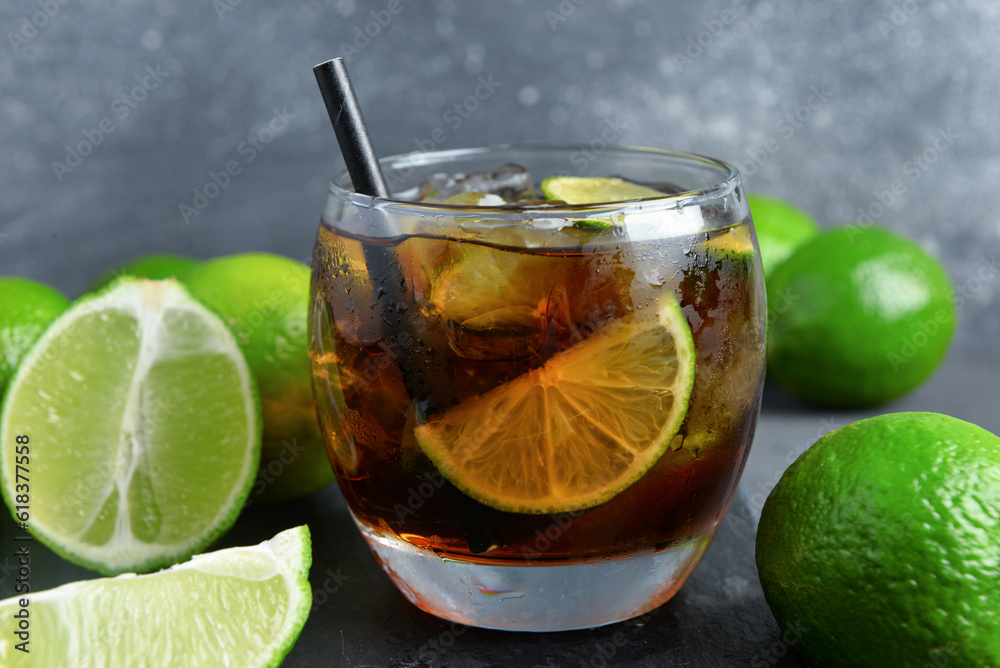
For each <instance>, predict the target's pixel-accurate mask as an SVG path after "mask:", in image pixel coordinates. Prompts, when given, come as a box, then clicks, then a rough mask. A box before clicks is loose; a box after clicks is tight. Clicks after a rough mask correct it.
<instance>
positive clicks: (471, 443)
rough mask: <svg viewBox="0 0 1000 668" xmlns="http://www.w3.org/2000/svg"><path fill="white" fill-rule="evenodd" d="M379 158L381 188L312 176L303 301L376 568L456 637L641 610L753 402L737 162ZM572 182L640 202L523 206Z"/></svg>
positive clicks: (734, 463)
mask: <svg viewBox="0 0 1000 668" xmlns="http://www.w3.org/2000/svg"><path fill="white" fill-rule="evenodd" d="M381 162H382V166H383V170H384V172H385V176H386V180H387V182H388V184H389V186H390V190H391V192H392V193H393V196H392V198H391V199H376V198H372V197H369V196H366V195H360V194H357V193H355V192H352V191H351V190H350V180H349V178H348V176H347V175H346V174H341V175H340V176H338V177H337V178H336V179H334V180H333V182H332V183H331V185H330V192H329V197H328V200H327V203H326V208H325V210H324V213H323V216H322V220H321V222H320V226H319V232H318V236H317V240H316V246H315V252H314V256H313V276H312V290H311V297H310V299H311V303H310V354H311V359H312V371H313V389H314V391H315V395H316V399H317V404H318V410H319V417H320V423H321V426H322V431H323V434H324V438H325V439H326V445H327V450H328V453H329V455H330V459H331V461H332V463H333V466H334V469H335V471H336V474H337V480H338V483H339V486H340V490H341V491H342V493H343V496H344V498H345V499H346V502H347V505H348V507H349V508H350V511H351V513H352V515H353V517H354V520H355V522H356V523H357V525H358V527H359V528H360V530H361V533H362V535H363V536H364V538H365V540H366V541H367V543H368V545H369V547H370V548H371V550H372V552H373V553H374V555H375V557H376V558H377V559H378V561H379V562H380V563H381V565H382V567H383V568H384V570H385V572H386V573H387V574H388V575H389V577H390V578H391V579H392V580H393V581H394V582H395V584H396V586H397V587H398V588H399V590H400V591H401V592H402V593H403V594H404V595H405V596H406V597H407V598H408V599H409V600H410V601H412V602H413V603H414V604H415V605H417V606H419V607H420V608H422V609H423V610H425V611H427V612H429V613H432V614H434V615H437V616H439V617H442V618H445V619H449V620H454V621H456V622H460V623H462V624H468V625H472V626H479V627H485V628H494V629H506V630H523V631H554V630H567V629H579V628H590V627H595V626H600V625H603V624H609V623H612V622H616V621H620V620H624V619H628V618H631V617H634V616H636V615H640V614H642V613H644V612H646V611H648V610H650V609H652V608H654V607H656V606H659V605H660V604H662V603H663V602H665V601H666V600H667V599H669V598H670V597H671V596H672V595H673V594H674V593H675V592H676V591H677V590H678V589H679V588H680V586H681V585H682V584H683V582H684V580H685V579H686V578H687V577H688V575H689V574H690V573H691V571H692V570H693V569H694V567H695V565H696V564H697V562H698V560H699V559H700V558H701V556H702V555H703V554H704V553H705V550H706V549H707V548H708V545H709V543H710V542H711V540H712V538H713V536H714V535H715V533H716V531H717V530H718V528H719V526H720V523H721V521H722V519H723V516H724V514H725V512H726V509H727V507H728V505H729V503H730V501H731V499H732V496H733V493H734V490H735V488H736V484H737V482H738V480H739V477H740V474H741V472H742V469H743V465H744V463H745V461H746V458H747V455H748V453H749V449H750V444H751V441H752V438H753V432H754V428H755V426H756V421H757V416H758V412H759V407H760V398H761V391H762V386H763V376H764V361H765V345H764V342H765V296H764V287H763V279H762V273H761V265H760V261H759V253H758V249H757V242H756V236H755V233H754V230H753V224H752V221H751V219H750V213H749V209H748V207H747V203H746V197H745V194H744V191H743V188H742V185H741V180H740V175H739V172H738V171H737V170H736V169H734V168H733V167H731V166H729V165H728V164H726V163H724V162H720V161H718V160H714V159H710V158H706V157H702V156H696V155H691V154H684V153H678V152H673V151H666V150H657V149H648V148H630V147H602V148H599V149H598V148H595V147H593V146H589V147H584V148H581V147H576V146H498V147H488V148H477V149H463V150H448V151H438V152H422V153H415V154H410V155H403V156H398V157H391V158H386V159H384V160H382V161H381ZM505 165H507V167H503V168H502V169H500V171H499V172H497V173H495V174H493V175H492V176H489V174H490V173H493V172H496V171H497V170H498V168H500V167H501V166H505ZM509 165H517V166H518V167H509ZM522 168H523V169H522ZM524 169H526V170H527V172H528V174H530V176H529V177H525V175H524ZM442 174H445V175H448V176H445V177H443V176H441V175H442ZM455 175H464V176H458V177H456V176H455ZM483 175H486V176H483ZM567 175H568V176H570V177H595V178H599V179H605V178H607V177H615V178H621V179H625V180H627V181H629V182H633V183H639V184H643V185H646V186H648V187H652V188H655V189H656V191H657V192H655V193H652V194H650V193H649V192H648V191H646V194H645V195H644V196H643V197H642V198H641V199H637V200H633V201H626V202H603V203H601V202H598V203H593V204H585V205H571V204H565V203H562V202H558V201H555V202H553V201H544V200H542V199H541V196H540V195H539V194H538V191H539V186H540V181H542V180H543V179H545V178H546V177H550V176H557V177H558V176H567ZM511 178H512V179H513V181H512V182H511V183H514V185H511V184H510V183H508V182H507V181H509V180H510V179H511ZM470 179H471V180H470ZM477 179H478V180H477ZM505 179H506V180H505ZM525 179H527V181H528V183H529V186H528V188H527V189H525V188H524V181H525ZM532 179H533V181H532ZM557 182H558V179H557V180H553V181H547V182H546V183H542V184H541V190H542V191H545V190H552V189H553V188H552V186H553V184H557ZM463 183H464V184H465V185H464V186H463V185H462V184H463ZM563 183H571V184H576V185H577V186H579V187H582V188H584V189H586V188H588V187H594V186H595V184H600V183H609V182H608V181H593V182H590V181H580V180H572V179H571V180H568V181H563ZM614 183H619V182H614ZM435 184H438V185H435ZM440 184H450V185H449V187H452V186H455V184H459V187H458V189H459V190H462V188H463V187H464V188H465V189H469V188H472V187H473V186H475V192H472V193H464V194H460V195H458V196H454V197H450V198H448V197H444V193H438V192H437V190H436V188H438V187H439V185H440ZM480 189H482V192H480ZM505 189H506V190H505ZM512 190H517V193H516V196H517V197H520V198H521V199H520V200H519V201H518V202H516V203H508V202H506V201H505V200H501V199H500V197H499V196H498V195H497V194H496V193H499V194H500V196H505V197H507V198H508V199H509V198H510V196H511V195H510V191H512ZM490 193H493V194H490ZM418 197H423V199H424V201H414V200H416V199H417V198H418ZM526 198H527V199H526ZM531 198H535V199H531Z"/></svg>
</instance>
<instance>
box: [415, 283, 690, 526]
mask: <svg viewBox="0 0 1000 668" xmlns="http://www.w3.org/2000/svg"><path fill="white" fill-rule="evenodd" d="M641 318H642V316H641V315H640V316H638V317H636V318H633V319H632V320H630V321H629V322H623V321H615V322H612V323H609V324H607V325H605V326H604V329H603V330H599V331H598V332H596V333H595V334H593V335H592V336H591V337H589V338H588V339H585V340H584V341H582V342H581V343H579V344H577V345H575V346H573V347H571V348H569V349H567V350H565V351H563V352H560V353H557V354H556V355H554V356H552V357H551V358H550V359H549V360H548V361H547V362H546V363H545V364H544V365H543V366H542V367H540V368H539V369H536V370H534V371H531V372H528V374H529V375H531V374H538V373H544V372H545V370H547V369H550V368H555V367H557V366H558V367H561V366H564V365H566V364H567V363H572V362H573V361H575V359H576V358H579V359H584V358H587V357H589V356H591V355H593V353H594V351H593V350H592V347H593V346H594V345H602V346H603V344H604V343H605V340H606V339H608V338H612V337H615V336H616V335H618V332H619V330H621V329H622V328H627V329H631V330H633V331H638V334H637V336H642V334H643V332H647V331H649V329H647V328H650V325H652V327H663V328H664V329H665V330H666V331H668V332H669V333H670V334H671V335H672V336H673V338H674V340H675V342H676V352H677V374H678V376H677V378H676V379H675V381H674V383H673V384H672V385H671V387H670V389H671V390H673V391H674V403H673V406H672V409H671V412H670V415H669V417H668V419H666V420H665V421H664V424H663V426H662V427H661V429H660V431H659V433H658V434H657V436H656V437H655V438H654V439H652V442H653V443H655V445H653V446H651V447H650V448H648V450H647V453H648V454H646V456H645V457H644V458H643V462H642V464H641V465H639V466H634V467H629V468H628V475H626V476H622V477H618V478H616V479H614V481H613V483H612V484H607V485H605V486H604V487H603V488H602V489H601V491H599V492H597V493H594V492H590V491H587V492H584V493H582V494H579V495H576V496H568V497H567V496H553V495H550V496H549V497H548V498H541V499H533V500H532V501H531V502H530V503H526V502H525V501H524V500H523V499H519V500H516V501H515V500H513V499H512V497H511V496H509V495H502V494H498V493H495V492H493V491H491V490H489V489H486V488H485V486H483V485H481V484H476V483H475V482H474V481H473V480H470V477H469V476H468V475H467V474H466V472H465V471H464V470H463V469H462V467H461V465H460V464H459V463H458V461H457V458H456V457H455V456H454V455H453V452H454V451H462V450H467V449H468V448H470V447H474V446H470V445H468V444H459V445H457V446H455V447H454V448H450V447H449V445H448V444H447V443H445V442H443V441H442V440H441V439H440V438H438V437H437V434H436V432H435V431H434V430H433V425H434V424H435V422H434V421H431V422H428V423H427V424H424V425H422V426H420V427H417V428H416V429H415V430H414V435H415V436H416V440H417V443H418V444H419V446H420V448H421V450H423V452H424V453H425V454H426V455H427V457H428V458H429V459H430V460H431V462H432V463H433V464H434V465H435V466H436V467H437V469H438V470H439V471H440V472H441V474H442V475H444V477H445V478H447V479H448V480H449V481H450V482H451V483H452V484H453V485H455V487H457V488H458V489H459V490H461V491H462V492H464V493H465V494H467V495H468V496H470V497H472V498H474V499H476V500H477V501H479V502H480V503H483V504H484V505H487V506H490V507H491V508H496V509H497V510H503V511H506V512H513V513H522V514H549V513H560V512H569V511H575V510H584V509H587V508H592V507H595V506H599V505H601V504H604V503H607V502H608V501H610V500H612V499H613V498H614V497H616V496H618V495H619V494H620V493H622V492H623V491H625V490H626V489H628V488H629V487H631V486H632V485H634V484H635V483H636V482H637V481H638V480H639V479H640V478H642V477H643V476H644V475H645V474H646V473H647V472H648V471H649V470H650V469H651V468H652V467H653V466H654V465H655V464H656V462H657V461H658V460H659V459H660V457H661V456H662V455H663V454H664V453H665V452H666V451H667V450H668V448H669V445H670V442H671V440H672V439H673V438H674V436H675V435H676V434H677V433H678V431H679V430H680V428H681V425H682V424H683V422H684V418H685V417H686V415H687V410H688V405H689V400H690V396H691V391H692V389H693V387H694V379H695V346H694V338H693V336H692V333H691V329H690V327H689V326H688V324H687V320H686V319H685V317H684V314H683V312H682V311H681V308H680V305H679V304H678V302H677V300H676V299H674V297H673V296H671V295H665V296H664V298H663V302H662V304H661V305H660V307H659V309H658V310H657V311H656V315H655V318H654V322H653V323H649V322H646V323H642V322H641ZM637 319H638V320H639V322H636V320H637ZM634 338H635V336H633V337H631V338H630V339H629V340H630V341H631V340H634ZM523 382H524V377H518V378H515V379H514V380H512V381H509V382H508V383H506V384H504V385H501V386H499V387H496V388H494V389H493V390H490V391H489V392H487V393H486V394H484V395H482V396H480V397H477V398H475V399H473V400H471V401H476V402H477V403H480V404H482V405H491V404H493V402H494V401H495V400H497V399H501V398H503V397H506V396H510V395H514V399H516V398H517V396H516V395H517V394H518V393H517V391H512V390H511V389H510V388H511V386H512V384H515V383H523ZM529 382H530V380H529ZM529 391H530V390H529ZM522 394H523V393H522ZM501 401H502V399H501ZM497 403H498V404H499V403H500V401H497ZM514 403H515V405H514V406H513V407H512V408H510V409H508V413H512V412H514V411H515V410H517V409H518V408H520V407H519V406H518V405H516V404H517V402H516V401H514ZM462 408H463V405H462V404H460V405H459V406H456V407H455V408H453V409H451V411H449V412H452V411H456V410H460V409H462ZM606 408H607V409H608V410H612V409H613V407H612V406H606ZM447 416H448V413H447V412H446V413H445V414H444V415H443V416H441V417H440V418H438V421H439V423H441V422H445V421H447V419H448V417H447ZM489 417H492V418H493V419H494V421H496V418H497V416H496V415H495V414H494V415H493V416H485V417H484V416H480V419H479V420H477V425H478V426H477V427H476V432H477V433H476V437H477V438H478V439H479V440H480V441H482V440H485V438H484V436H483V432H484V430H486V429H488V422H489V419H488V418H489ZM501 424H502V417H501ZM592 424H593V423H592ZM557 454H559V453H557ZM538 467H539V468H538V472H537V476H538V477H545V475H546V474H545V471H544V470H543V469H544V465H543V464H542V463H541V462H539V463H538Z"/></svg>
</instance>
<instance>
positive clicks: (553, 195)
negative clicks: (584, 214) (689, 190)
mask: <svg viewBox="0 0 1000 668" xmlns="http://www.w3.org/2000/svg"><path fill="white" fill-rule="evenodd" d="M541 189H542V194H543V195H545V199H548V200H558V201H561V202H566V204H570V205H573V204H603V203H605V202H609V203H610V202H630V201H632V200H637V199H648V198H650V197H665V196H666V193H663V192H661V191H659V190H656V189H654V188H649V187H647V186H641V185H639V184H638V183H632V182H631V181H625V180H624V179H619V178H617V177H606V176H550V177H549V178H547V179H545V180H544V181H542V183H541ZM612 225H614V223H613V222H612V221H610V220H607V219H603V218H581V219H579V220H577V221H576V222H575V223H574V227H577V228H579V229H585V230H593V231H595V232H596V231H600V230H603V229H606V228H608V227H611V226H612Z"/></svg>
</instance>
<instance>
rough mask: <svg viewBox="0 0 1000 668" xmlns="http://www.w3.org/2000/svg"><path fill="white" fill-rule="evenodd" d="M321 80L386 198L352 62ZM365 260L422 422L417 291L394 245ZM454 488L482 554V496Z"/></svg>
mask: <svg viewBox="0 0 1000 668" xmlns="http://www.w3.org/2000/svg"><path fill="white" fill-rule="evenodd" d="M313 73H314V74H315V75H316V83H318V84H319V89H320V92H321V93H322V94H323V102H324V103H325V104H326V111H327V113H328V114H329V115H330V122H331V123H332V124H333V131H334V132H335V133H336V134H337V143H338V144H339V145H340V152H341V153H342V154H343V156H344V162H345V163H346V164H347V173H348V174H349V175H350V177H351V182H352V183H353V184H354V190H355V191H356V192H358V193H361V194H363V195H370V196H372V197H377V198H381V199H386V198H388V197H389V189H388V188H387V187H386V184H385V177H384V176H383V175H382V168H381V166H380V165H379V162H378V156H376V155H375V149H374V148H373V147H372V140H371V137H370V136H369V135H368V128H367V127H365V121H364V118H362V116H361V108H360V107H359V106H358V99H357V97H356V96H355V95H354V88H353V86H352V85H351V79H350V77H349V76H348V75H347V67H346V66H345V65H344V61H343V59H341V58H334V59H333V60H328V61H326V62H325V63H320V64H319V65H316V66H315V67H314V68H313ZM372 213H373V215H372V216H371V217H370V227H371V229H370V230H369V232H370V233H371V234H372V236H375V237H383V238H395V237H398V236H400V231H399V230H398V229H396V225H395V224H394V223H393V222H392V218H391V217H390V216H389V215H378V214H377V212H375V211H373V212H372ZM364 249H365V263H366V264H367V265H368V275H369V276H370V277H371V278H372V280H373V282H374V283H375V284H376V285H377V286H378V291H379V293H380V294H379V298H378V300H377V306H376V308H379V310H380V312H379V315H380V316H381V320H382V322H383V323H384V324H385V326H386V327H387V334H388V340H389V341H390V344H389V345H390V346H391V348H392V350H393V355H394V357H395V358H396V359H397V360H398V361H399V365H400V370H401V371H402V373H403V381H404V382H405V383H406V387H407V389H408V390H409V392H410V398H411V400H412V402H413V408H414V410H415V411H416V414H417V420H418V423H420V424H423V422H424V419H425V413H424V410H425V407H426V405H427V403H428V401H430V400H431V398H432V397H431V394H430V391H429V387H428V382H427V378H426V377H425V374H424V373H423V368H422V367H421V365H420V362H419V361H418V359H417V355H418V352H417V351H418V350H420V349H421V347H422V340H423V339H424V338H425V337H424V336H423V335H422V333H421V332H420V324H419V320H418V321H415V322H407V319H406V318H405V317H403V316H402V313H401V312H402V311H403V310H405V309H406V308H407V307H408V306H409V305H410V302H411V301H412V299H411V297H412V295H408V294H407V292H406V287H405V286H406V284H407V283H406V280H405V278H404V277H403V275H402V273H401V271H400V268H399V260H398V258H396V256H395V253H394V252H393V249H392V246H383V245H376V244H365V245H364ZM449 487H450V488H451V495H450V496H451V498H452V502H453V504H454V505H455V508H456V512H457V513H458V514H459V517H460V521H461V522H462V525H463V527H464V529H465V534H466V536H465V540H466V543H467V544H468V546H469V550H470V551H471V552H473V553H476V554H479V553H482V552H485V551H487V550H488V549H489V548H490V546H492V545H494V544H496V543H497V540H496V539H495V538H494V537H493V531H491V530H490V527H489V525H488V523H487V522H486V520H485V516H484V515H483V512H482V510H483V508H482V506H480V505H479V504H478V503H477V502H475V501H473V500H472V499H470V498H468V497H467V496H465V495H464V494H463V493H462V492H459V491H458V490H457V489H455V488H453V487H451V486H449Z"/></svg>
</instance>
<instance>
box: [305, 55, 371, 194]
mask: <svg viewBox="0 0 1000 668" xmlns="http://www.w3.org/2000/svg"><path fill="white" fill-rule="evenodd" d="M313 73H314V74H315V75H316V83H318V84H319V90H320V92H321V93H322V94H323V102H324V103H326V111H327V113H328V114H330V122H331V123H333V131H334V132H335V133H336V134H337V143H338V144H340V152H341V153H342V154H343V155H344V162H346V163H347V173H348V174H350V176H351V182H352V183H353V184H354V190H355V191H357V192H359V193H361V194H362V195H371V196H372V197H381V198H383V199H384V198H387V197H389V189H388V188H387V187H386V185H385V177H383V176H382V168H381V166H380V165H379V164H378V157H377V156H376V155H375V149H374V148H373V147H372V140H371V137H370V136H369V135H368V128H367V127H366V126H365V119H364V117H363V116H362V115H361V107H359V106H358V98H357V97H356V96H355V95H354V87H353V86H351V78H350V77H349V76H348V74H347V66H345V65H344V59H343V58H334V59H333V60H328V61H326V62H325V63H320V64H319V65H317V66H316V67H314V68H313Z"/></svg>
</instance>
